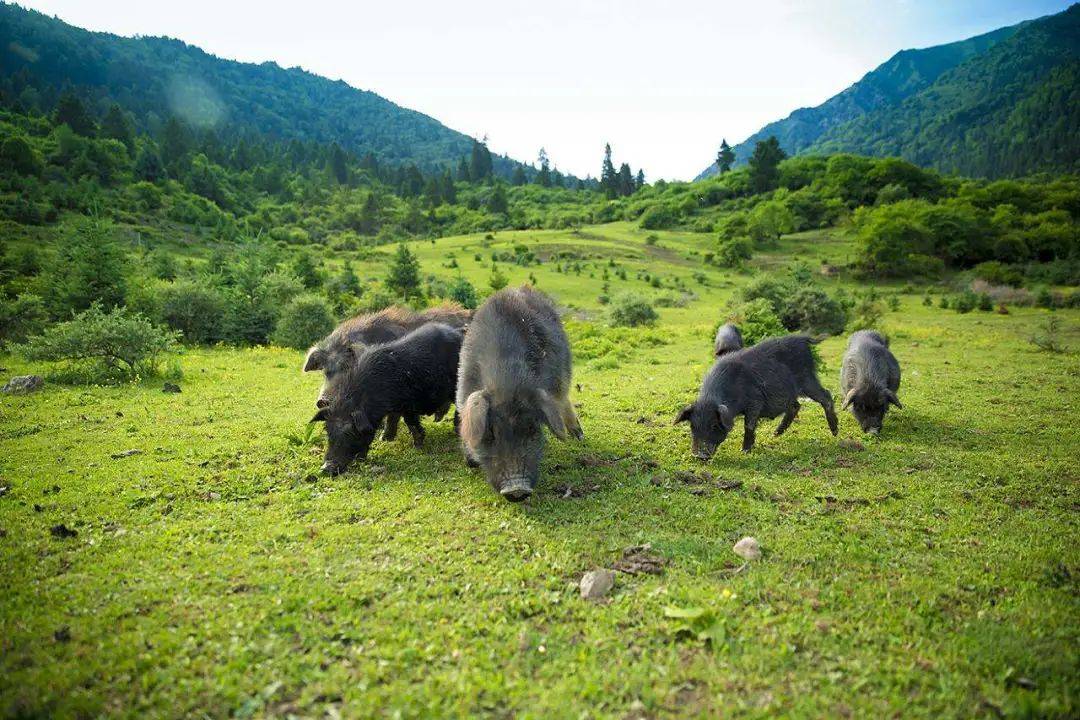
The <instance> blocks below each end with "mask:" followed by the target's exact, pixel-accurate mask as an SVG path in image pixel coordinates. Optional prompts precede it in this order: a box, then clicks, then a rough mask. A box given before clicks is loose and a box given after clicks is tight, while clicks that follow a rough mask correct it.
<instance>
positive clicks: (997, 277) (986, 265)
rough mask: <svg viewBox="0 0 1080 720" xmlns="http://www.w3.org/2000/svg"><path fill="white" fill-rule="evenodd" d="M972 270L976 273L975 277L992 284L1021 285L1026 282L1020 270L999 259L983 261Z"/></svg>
mask: <svg viewBox="0 0 1080 720" xmlns="http://www.w3.org/2000/svg"><path fill="white" fill-rule="evenodd" d="M972 272H974V273H975V277H977V278H979V279H980V280H985V281H986V282H988V283H990V284H991V285H1011V286H1012V287H1020V286H1021V285H1023V284H1024V276H1023V275H1021V274H1020V272H1019V271H1018V270H1015V269H1014V268H1011V267H1009V266H1008V265H1005V264H1004V263H1001V262H998V261H997V260H988V261H987V262H981V263H979V264H978V265H976V266H975V267H974V269H973V270H972Z"/></svg>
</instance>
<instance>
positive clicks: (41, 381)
mask: <svg viewBox="0 0 1080 720" xmlns="http://www.w3.org/2000/svg"><path fill="white" fill-rule="evenodd" d="M44 385H45V378H43V377H41V376H40V375H16V376H15V377H13V378H11V379H10V380H8V382H7V385H5V386H4V389H3V390H0V392H4V393H8V394H10V395H20V394H23V393H32V392H34V391H35V390H40V389H41V388H42V387H43V386H44Z"/></svg>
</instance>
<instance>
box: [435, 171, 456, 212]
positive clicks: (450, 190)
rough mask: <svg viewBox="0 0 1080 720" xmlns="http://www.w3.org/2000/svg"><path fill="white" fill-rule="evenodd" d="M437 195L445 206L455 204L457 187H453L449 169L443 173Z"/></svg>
mask: <svg viewBox="0 0 1080 720" xmlns="http://www.w3.org/2000/svg"><path fill="white" fill-rule="evenodd" d="M439 193H440V194H441V195H442V199H443V202H445V203H446V204H448V205H453V204H454V203H456V202H457V187H456V186H455V185H454V178H453V177H451V176H450V170H449V169H447V170H445V171H443V174H442V183H441V187H440V188H439Z"/></svg>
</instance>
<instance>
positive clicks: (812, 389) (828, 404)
mask: <svg viewBox="0 0 1080 720" xmlns="http://www.w3.org/2000/svg"><path fill="white" fill-rule="evenodd" d="M802 394H803V395H805V396H806V397H808V398H810V399H811V400H813V401H814V402H816V403H817V404H819V405H821V407H822V408H824V409H825V419H826V420H827V421H828V422H829V430H830V431H832V434H833V435H837V434H839V432H840V425H839V423H837V421H836V409H835V408H834V407H833V399H832V395H831V394H830V393H829V391H828V390H826V389H825V388H823V387H821V383H820V382H819V381H818V379H817V378H816V377H814V378H810V379H808V380H807V381H806V383H805V385H804V387H803V392H802Z"/></svg>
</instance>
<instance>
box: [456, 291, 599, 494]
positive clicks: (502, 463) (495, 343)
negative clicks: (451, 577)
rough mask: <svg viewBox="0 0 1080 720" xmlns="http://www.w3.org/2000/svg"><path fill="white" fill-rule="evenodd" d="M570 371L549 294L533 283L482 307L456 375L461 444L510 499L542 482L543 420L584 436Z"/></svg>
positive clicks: (559, 431)
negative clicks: (570, 395) (573, 398)
mask: <svg viewBox="0 0 1080 720" xmlns="http://www.w3.org/2000/svg"><path fill="white" fill-rule="evenodd" d="M570 374H571V358H570V344H569V342H568V341H567V339H566V332H565V331H564V330H563V326H562V322H561V321H560V320H559V316H558V313H556V311H555V307H554V306H553V305H552V304H551V301H550V300H549V299H548V298H547V296H545V295H543V294H542V293H540V292H538V291H537V290H534V289H532V288H531V287H528V286H523V287H520V288H511V289H506V290H501V291H499V292H497V293H495V294H494V295H492V296H491V297H490V298H488V299H487V301H486V302H485V303H484V304H483V305H482V306H481V307H480V309H479V310H477V311H476V315H475V316H474V317H473V320H472V323H471V324H470V325H469V333H468V335H467V336H466V337H465V344H464V345H463V347H462V350H461V372H460V373H459V375H458V388H457V407H458V409H459V410H460V412H461V440H462V449H463V450H464V452H465V458H466V460H467V461H468V462H469V464H470V465H474V466H475V465H479V466H480V467H482V468H483V469H484V472H485V474H486V475H487V478H488V482H490V483H491V486H492V487H493V488H494V489H495V490H496V491H497V492H498V493H500V494H501V495H502V496H503V497H504V498H506V499H507V500H510V501H513V502H518V501H521V500H524V499H525V498H527V497H529V495H531V494H532V492H533V489H534V488H535V487H536V481H537V479H538V477H539V475H540V459H541V457H542V455H543V450H544V431H543V426H544V425H547V426H548V427H549V428H550V429H551V432H553V433H554V434H555V437H557V438H559V439H560V440H565V439H567V438H568V437H574V438H577V439H579V440H580V439H582V438H583V437H584V435H583V434H582V432H581V424H580V423H579V422H578V417H577V414H576V413H575V412H574V407H573V405H571V404H570V399H569V392H570Z"/></svg>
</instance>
